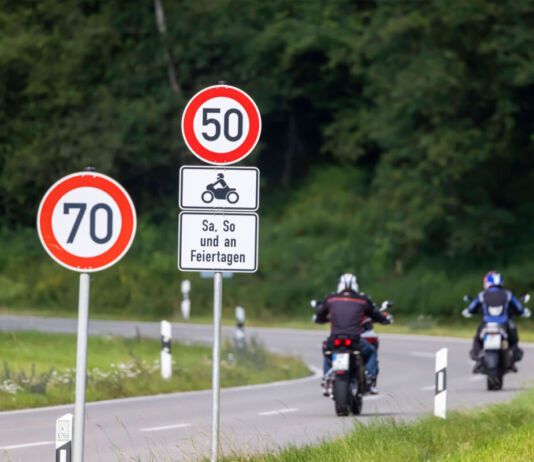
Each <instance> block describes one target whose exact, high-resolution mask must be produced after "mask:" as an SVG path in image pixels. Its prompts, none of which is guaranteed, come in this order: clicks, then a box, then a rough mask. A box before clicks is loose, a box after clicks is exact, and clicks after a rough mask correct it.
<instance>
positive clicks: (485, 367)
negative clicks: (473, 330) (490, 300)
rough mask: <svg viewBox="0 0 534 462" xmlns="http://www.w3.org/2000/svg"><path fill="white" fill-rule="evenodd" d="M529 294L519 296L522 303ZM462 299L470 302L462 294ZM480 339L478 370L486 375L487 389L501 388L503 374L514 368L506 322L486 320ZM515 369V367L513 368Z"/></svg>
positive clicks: (466, 313) (493, 314) (465, 315)
mask: <svg viewBox="0 0 534 462" xmlns="http://www.w3.org/2000/svg"><path fill="white" fill-rule="evenodd" d="M529 300H530V295H528V294H526V295H523V296H522V297H521V298H520V301H521V302H522V303H528V301H529ZM464 301H465V302H466V303H470V302H471V301H472V298H471V297H469V296H468V295H465V296H464ZM491 314H492V316H500V315H501V314H502V313H501V312H500V313H491ZM462 315H463V316H464V317H466V318H470V317H471V316H472V315H471V314H470V313H468V312H467V310H464V311H462ZM523 317H530V311H529V310H528V308H525V314H524V315H523ZM480 340H481V341H482V345H483V348H482V350H481V352H480V372H481V373H482V374H484V375H486V377H487V380H486V385H487V389H488V390H501V389H502V386H503V378H504V375H505V374H506V373H508V372H510V371H512V370H514V362H515V361H514V352H513V350H512V349H511V348H510V345H509V341H508V329H507V324H506V323H497V322H486V323H485V324H484V327H483V328H482V329H481V330H480ZM515 370H517V369H515Z"/></svg>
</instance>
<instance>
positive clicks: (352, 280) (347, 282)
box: [337, 273, 359, 292]
mask: <svg viewBox="0 0 534 462" xmlns="http://www.w3.org/2000/svg"><path fill="white" fill-rule="evenodd" d="M358 288H359V286H358V278H357V277H356V276H354V274H351V273H345V274H343V275H341V277H340V278H339V281H338V283H337V291H338V292H343V291H344V290H352V291H353V292H358Z"/></svg>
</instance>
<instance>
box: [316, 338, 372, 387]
mask: <svg viewBox="0 0 534 462" xmlns="http://www.w3.org/2000/svg"><path fill="white" fill-rule="evenodd" d="M358 349H359V350H360V353H361V355H362V358H363V362H364V363H365V370H366V371H367V374H368V375H369V376H370V377H371V378H375V377H376V375H377V374H378V359H377V354H376V348H375V347H374V346H373V345H371V344H370V343H369V342H368V341H367V340H365V339H363V338H360V343H359V344H358ZM331 368H332V358H331V357H330V356H327V355H325V356H324V361H323V374H324V375H326V373H327V372H328V371H329V370H330V369H331Z"/></svg>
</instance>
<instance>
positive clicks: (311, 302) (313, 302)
mask: <svg viewBox="0 0 534 462" xmlns="http://www.w3.org/2000/svg"><path fill="white" fill-rule="evenodd" d="M310 306H311V307H312V308H315V307H316V306H317V300H311V301H310Z"/></svg>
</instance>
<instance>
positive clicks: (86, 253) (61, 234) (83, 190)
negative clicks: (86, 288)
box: [37, 172, 137, 273]
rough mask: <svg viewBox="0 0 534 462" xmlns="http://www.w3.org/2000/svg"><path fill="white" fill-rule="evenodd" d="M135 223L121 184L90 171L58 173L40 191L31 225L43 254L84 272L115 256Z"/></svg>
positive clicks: (122, 249) (123, 249) (114, 259)
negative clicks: (35, 218)
mask: <svg viewBox="0 0 534 462" xmlns="http://www.w3.org/2000/svg"><path fill="white" fill-rule="evenodd" d="M136 224H137V218H136V213H135V207H134V205H133V202H132V200H131V198H130V196H129V195H128V193H127V192H126V190H125V189H124V188H123V187H122V186H121V185H120V184H119V183H117V182H116V181H115V180H113V179H112V178H110V177H108V176H106V175H102V174H100V173H95V172H79V173H73V174H72V175H68V176H66V177H63V178H61V179H60V180H59V181H57V182H56V183H55V184H54V185H53V186H52V187H51V188H50V189H49V190H48V191H47V192H46V194H45V195H44V197H43V200H42V201H41V205H40V206H39V212H38V214H37V231H38V233H39V238H40V239H41V243H42V244H43V247H44V248H45V250H46V251H47V252H48V254H49V255H50V256H51V257H52V258H53V259H54V260H55V261H56V262H57V263H59V264H60V265H63V266H64V267H66V268H68V269H71V270H74V271H79V272H84V273H88V272H93V271H100V270H103V269H105V268H108V267H109V266H111V265H113V264H114V263H116V262H117V261H119V260H120V259H121V258H122V257H123V256H124V254H125V253H126V252H127V251H128V249H129V248H130V245H131V244H132V242H133V239H134V236H135V230H136Z"/></svg>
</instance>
